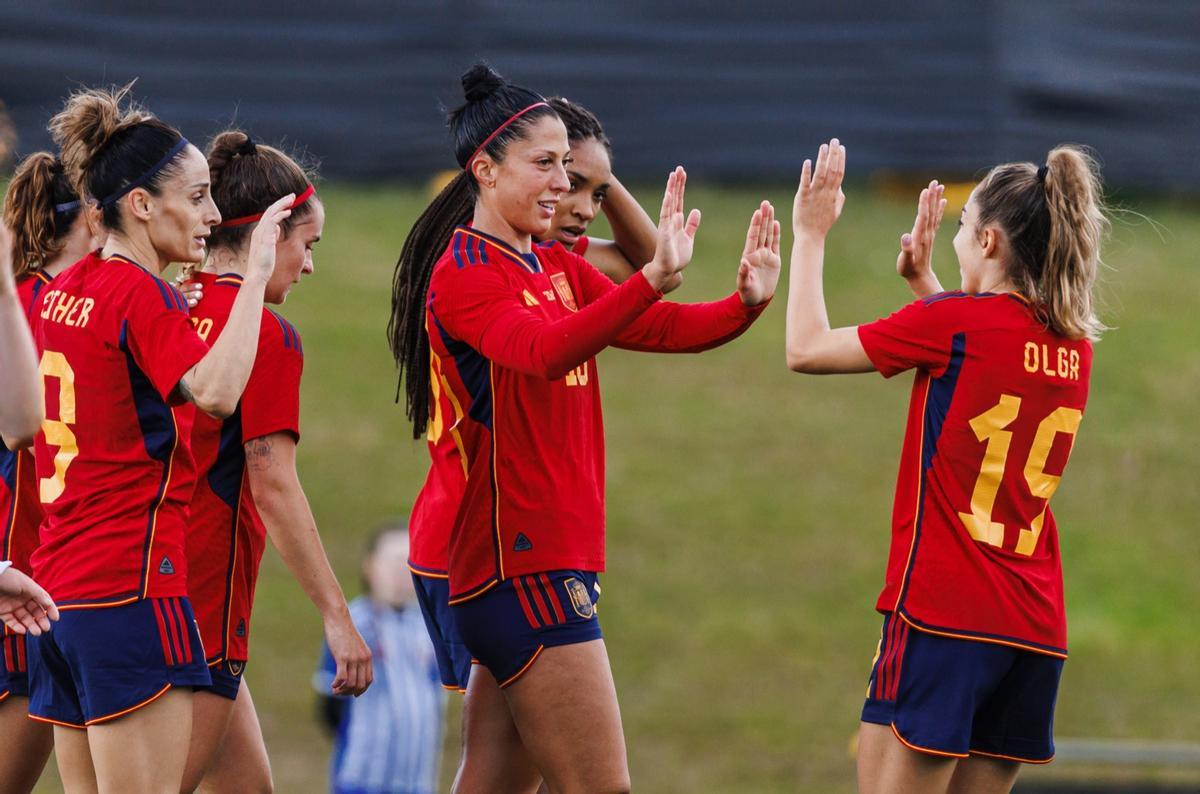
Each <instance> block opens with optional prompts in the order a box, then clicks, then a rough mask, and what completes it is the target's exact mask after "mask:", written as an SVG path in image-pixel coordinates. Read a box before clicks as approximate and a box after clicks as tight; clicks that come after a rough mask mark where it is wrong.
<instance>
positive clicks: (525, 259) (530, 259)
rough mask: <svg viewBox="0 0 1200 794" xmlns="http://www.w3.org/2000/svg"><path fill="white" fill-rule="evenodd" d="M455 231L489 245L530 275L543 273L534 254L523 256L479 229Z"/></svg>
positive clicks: (461, 227)
mask: <svg viewBox="0 0 1200 794" xmlns="http://www.w3.org/2000/svg"><path fill="white" fill-rule="evenodd" d="M454 231H455V233H456V234H465V235H467V236H469V237H475V238H477V239H479V240H482V241H483V242H485V243H487V244H488V245H490V246H492V247H493V248H495V249H496V250H498V251H499V252H500V253H502V254H504V255H505V256H507V257H508V258H509V259H511V260H512V261H514V262H516V263H517V264H518V265H520V266H521V267H522V268H523V269H525V270H528V271H529V272H530V273H540V272H541V271H542V266H541V264H540V263H539V262H538V259H537V254H533V253H529V254H522V253H521V252H520V251H518V250H517V249H515V248H513V247H512V246H511V245H509V244H508V243H506V242H504V241H503V240H500V239H498V238H496V237H492V236H491V235H490V234H488V233H487V232H481V231H479V230H478V229H472V228H470V227H467V226H459V227H458V228H457V229H455V230H454Z"/></svg>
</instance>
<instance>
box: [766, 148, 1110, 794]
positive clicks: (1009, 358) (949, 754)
mask: <svg viewBox="0 0 1200 794" xmlns="http://www.w3.org/2000/svg"><path fill="white" fill-rule="evenodd" d="M845 158H846V154H845V148H844V147H842V146H841V145H840V144H839V143H838V141H837V139H834V140H832V141H831V142H830V143H829V144H827V145H824V146H822V147H821V150H820V154H819V155H818V156H817V161H816V165H815V167H814V166H813V164H812V163H811V162H810V161H805V163H804V168H803V172H802V174H801V177H800V188H799V190H798V192H797V194H796V201H795V206H794V209H793V216H792V223H793V226H794V229H795V233H796V241H795V246H794V248H793V251H792V280H791V285H790V291H789V298H788V317H787V358H788V365H789V366H790V367H791V368H792V369H793V370H796V371H797V372H811V373H835V372H868V371H871V370H877V371H879V372H880V373H882V374H883V375H884V376H885V377H891V376H893V375H896V374H898V373H900V372H903V371H905V370H908V369H914V370H916V380H915V383H914V386H913V392H912V401H911V404H910V409H909V420H908V428H907V430H906V431H905V441H904V451H903V453H902V456H901V461H900V476H899V480H898V483H897V487H896V503H895V509H894V512H893V517H892V547H891V552H890V554H889V557H888V570H887V579H886V584H885V585H884V588H883V592H882V593H881V594H880V596H879V600H878V602H877V604H876V608H877V609H878V610H879V611H880V612H882V613H883V615H884V621H883V634H882V638H881V641H880V645H879V652H878V655H877V656H876V660H875V662H874V664H873V666H872V671H871V678H870V689H869V692H868V696H867V701H866V704H865V706H864V708H863V713H862V721H863V724H862V728H861V731H860V739H859V752H858V779H859V788H860V790H861V791H863V792H866V793H867V794H873V792H893V791H922V792H925V791H928V792H942V791H952V792H982V793H983V794H988V792H1007V791H1008V790H1009V789H1010V788H1011V787H1012V785H1013V782H1014V781H1015V779H1016V776H1017V772H1018V769H1019V763H1020V762H1026V763H1045V762H1048V761H1050V760H1051V758H1052V757H1053V755H1054V743H1053V736H1052V732H1053V716H1054V702H1055V697H1056V694H1057V690H1058V681H1059V675H1060V673H1061V670H1062V664H1063V659H1064V658H1065V657H1066V653H1067V651H1066V622H1065V619H1064V614H1063V599H1062V569H1061V565H1060V561H1059V551H1058V534H1057V531H1056V529H1055V524H1054V516H1053V514H1052V513H1051V512H1050V509H1049V500H1050V497H1051V496H1052V495H1053V494H1054V491H1055V489H1057V488H1058V484H1059V479H1060V477H1061V476H1062V471H1063V468H1064V467H1065V466H1066V463H1067V458H1068V456H1069V455H1070V451H1071V446H1072V444H1073V442H1074V440H1075V433H1076V431H1077V430H1078V428H1079V423H1080V420H1081V419H1082V418H1083V410H1084V405H1085V403H1086V401H1087V391H1088V377H1089V375H1090V373H1091V362H1092V341H1094V340H1096V339H1098V338H1099V335H1100V332H1101V331H1102V330H1103V326H1102V325H1101V323H1100V322H1099V320H1097V318H1096V316H1095V314H1094V313H1093V310H1092V297H1091V292H1092V288H1093V286H1094V284H1095V278H1096V270H1097V267H1098V264H1099V261H1100V240H1101V238H1102V236H1103V233H1104V230H1105V227H1106V222H1105V218H1104V214H1103V208H1102V198H1101V186H1100V181H1099V177H1098V172H1097V169H1096V165H1095V163H1094V162H1093V161H1092V160H1091V159H1090V158H1089V157H1088V155H1087V154H1085V153H1084V152H1083V151H1082V150H1080V149H1077V148H1074V147H1070V146H1062V147H1059V148H1056V149H1054V150H1052V151H1051V152H1050V153H1049V155H1048V156H1047V158H1046V163H1045V164H1044V165H1042V166H1040V167H1039V166H1037V165H1034V164H1033V163H1008V164H1005V165H999V166H996V167H995V168H993V169H992V170H991V171H990V172H989V173H988V175H987V176H986V177H984V179H983V181H982V182H981V183H980V184H979V185H978V186H976V188H975V190H974V191H973V192H972V193H971V197H970V199H969V200H968V201H967V204H966V206H965V207H964V208H963V213H962V219H961V221H960V222H959V230H958V234H957V235H956V236H955V238H954V250H955V252H956V253H957V255H958V262H959V268H960V270H961V273H962V287H961V289H960V290H959V291H955V292H942V291H941V287H940V286H939V285H938V282H937V278H936V277H935V276H934V275H933V271H932V266H931V260H930V252H931V250H932V243H933V237H934V233H935V231H936V229H937V220H938V219H939V217H940V214H941V210H942V207H943V203H942V202H941V192H940V189H939V188H938V186H937V184H936V183H934V184H931V186H930V188H929V189H927V190H926V191H924V192H923V193H922V196H921V202H920V204H919V207H918V215H917V223H916V225H915V226H914V229H913V232H912V234H908V235H905V236H904V238H902V241H901V246H902V250H901V254H900V259H899V261H898V263H897V266H898V269H899V270H900V272H901V275H904V276H906V277H907V278H908V280H909V283H910V286H911V287H912V288H913V290H914V291H915V292H917V293H918V294H921V295H924V297H922V298H921V299H920V300H918V301H916V302H915V303H912V304H910V305H908V306H906V307H904V308H902V309H900V310H899V311H898V312H896V313H895V314H893V315H891V316H890V317H887V318H884V319H882V320H877V321H875V322H871V323H867V324H865V325H860V326H858V327H853V326H851V327H846V328H838V329H834V330H831V329H830V327H829V321H828V318H827V315H826V311H825V302H824V297H823V292H822V276H821V270H822V261H823V258H824V245H825V237H826V235H827V234H828V232H829V229H830V228H831V227H832V226H833V224H834V222H835V221H836V220H837V217H838V215H839V214H840V212H841V207H842V201H843V196H842V194H841V190H840V186H841V182H842V177H843V174H844V173H845Z"/></svg>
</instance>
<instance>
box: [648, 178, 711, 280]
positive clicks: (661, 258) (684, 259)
mask: <svg viewBox="0 0 1200 794" xmlns="http://www.w3.org/2000/svg"><path fill="white" fill-rule="evenodd" d="M686 185H687V172H686V171H684V170H683V166H677V167H676V168H675V170H674V171H672V172H671V175H670V176H669V177H667V189H666V192H664V193H663V203H662V213H661V214H660V215H659V216H658V238H657V240H656V247H655V250H654V258H653V259H651V260H650V262H649V263H647V264H646V266H645V267H643V268H642V273H643V274H644V275H645V276H646V280H647V281H649V282H650V286H652V287H654V288H655V289H657V290H658V291H659V292H662V293H667V292H670V291H671V290H673V289H675V288H676V287H678V286H679V285H680V284H681V283H683V269H684V268H685V267H687V266H688V263H689V262H691V261H692V248H693V246H694V244H695V241H696V230H697V229H699V228H700V210H692V211H691V212H690V213H688V216H687V218H686V219H685V218H684V216H683V195H684V187H685V186H686Z"/></svg>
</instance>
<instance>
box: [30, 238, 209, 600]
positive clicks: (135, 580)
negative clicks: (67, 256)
mask: <svg viewBox="0 0 1200 794" xmlns="http://www.w3.org/2000/svg"><path fill="white" fill-rule="evenodd" d="M32 326H33V337H34V342H35V344H36V346H37V352H38V355H39V357H40V363H39V366H40V370H41V373H42V379H43V385H44V391H45V415H46V420H45V422H44V423H43V425H42V432H41V433H39V434H38V436H37V440H36V442H35V445H34V455H35V458H36V461H37V477H38V492H39V496H40V498H41V502H42V507H43V509H44V511H45V518H44V520H43V522H42V526H41V532H40V536H41V545H40V546H39V547H38V549H37V551H36V552H34V554H33V559H32V567H33V574H34V577H35V578H36V579H37V580H38V582H39V583H40V584H41V585H42V586H44V587H45V588H46V589H47V590H48V591H49V592H51V593H53V594H54V599H55V601H56V602H57V603H58V605H59V606H60V607H66V608H71V607H72V606H85V605H86V606H111V605H116V604H122V603H129V602H131V601H134V600H137V599H140V598H161V597H173V596H183V595H187V586H186V578H187V559H186V555H185V554H184V525H185V522H186V517H187V506H188V502H189V500H190V499H191V495H192V488H193V486H194V484H195V471H194V468H193V465H192V456H191V453H190V451H189V447H188V434H189V432H190V429H191V423H192V418H193V415H194V414H193V409H192V406H190V405H187V404H185V403H184V402H183V400H182V398H181V397H180V396H179V394H178V391H177V389H176V387H177V385H178V383H179V381H180V379H181V378H182V377H183V376H184V374H185V373H186V372H187V371H188V370H189V369H191V368H192V367H193V366H195V364H196V363H197V362H199V361H200V359H201V358H203V357H204V355H205V354H206V353H207V352H208V346H207V345H206V344H205V343H204V342H203V341H202V340H201V339H200V337H199V336H197V335H196V332H195V331H194V330H193V329H192V323H191V321H190V320H189V319H188V312H187V303H186V301H185V300H184V298H183V296H182V295H181V294H180V293H179V291H178V290H176V289H175V288H173V287H171V286H170V285H168V284H166V283H164V282H163V281H162V280H161V279H159V278H157V277H156V276H154V275H153V274H152V273H150V272H149V271H148V270H146V269H144V268H143V267H141V266H140V265H138V264H137V263H135V262H133V261H132V260H129V259H126V258H124V257H121V256H113V257H111V258H109V259H101V258H100V257H99V256H97V255H96V254H89V255H88V256H87V257H85V258H84V259H81V260H80V261H79V262H76V263H75V264H74V265H72V266H71V267H69V268H68V269H67V270H66V271H64V272H63V273H61V274H59V276H58V277H57V278H55V279H54V282H53V284H51V285H48V286H47V287H46V288H45V289H43V290H42V295H41V297H40V300H39V301H38V303H37V304H36V305H35V310H34V313H33V318H32Z"/></svg>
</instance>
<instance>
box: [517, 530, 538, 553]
mask: <svg viewBox="0 0 1200 794" xmlns="http://www.w3.org/2000/svg"><path fill="white" fill-rule="evenodd" d="M532 548H533V544H532V543H530V542H529V538H527V537H525V533H524V532H518V533H517V541H516V542H515V543H513V551H529V550H530V549H532Z"/></svg>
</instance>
